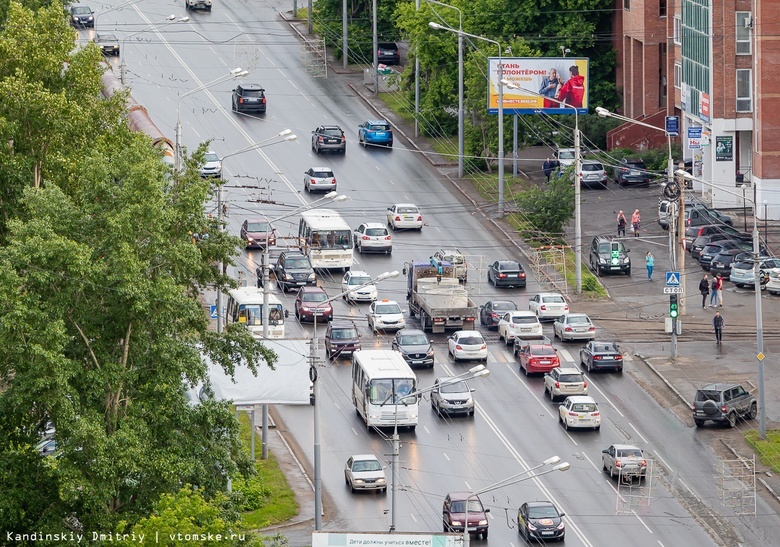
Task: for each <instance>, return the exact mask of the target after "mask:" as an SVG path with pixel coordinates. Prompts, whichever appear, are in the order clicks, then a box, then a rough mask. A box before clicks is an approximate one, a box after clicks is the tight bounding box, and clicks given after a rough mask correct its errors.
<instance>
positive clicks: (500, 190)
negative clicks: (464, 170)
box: [428, 21, 504, 218]
mask: <svg viewBox="0 0 780 547" xmlns="http://www.w3.org/2000/svg"><path fill="white" fill-rule="evenodd" d="M428 26H429V27H431V28H432V29H435V30H446V31H447V32H452V33H454V34H457V35H458V36H460V37H462V36H468V37H469V38H474V39H475V40H482V41H483V42H489V43H491V44H495V45H496V46H498V217H499V218H502V217H503V216H504V84H503V82H504V61H503V59H502V57H501V56H502V54H503V52H502V51H501V44H500V43H499V42H497V41H495V40H491V39H490V38H485V37H484V36H479V35H477V34H469V33H468V32H463V30H457V29H454V28H450V27H447V26H444V25H440V24H439V23H434V22H433V21H431V22H430V23H428ZM460 80H461V83H462V81H463V78H462V76H461V78H460ZM490 80H491V75H490V74H489V73H488V85H490ZM458 108H459V109H461V108H462V105H460V104H459V106H458ZM459 155H460V158H461V160H462V158H463V153H462V152H461V153H460V154H459ZM459 168H460V166H459ZM461 176H462V175H461Z"/></svg>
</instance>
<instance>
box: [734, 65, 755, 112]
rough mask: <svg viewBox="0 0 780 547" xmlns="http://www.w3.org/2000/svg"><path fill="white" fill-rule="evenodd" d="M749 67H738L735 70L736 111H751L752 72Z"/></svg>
mask: <svg viewBox="0 0 780 547" xmlns="http://www.w3.org/2000/svg"><path fill="white" fill-rule="evenodd" d="M752 73H753V70H752V69H750V68H740V69H738V70H737V112H752V111H753V100H752V93H751V92H752V88H753V85H752V79H753V78H752V75H753V74H752Z"/></svg>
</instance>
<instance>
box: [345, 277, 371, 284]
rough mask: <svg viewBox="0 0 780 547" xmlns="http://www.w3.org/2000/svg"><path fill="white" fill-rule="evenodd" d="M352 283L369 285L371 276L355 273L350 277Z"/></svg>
mask: <svg viewBox="0 0 780 547" xmlns="http://www.w3.org/2000/svg"><path fill="white" fill-rule="evenodd" d="M349 284H350V285H369V284H371V278H370V277H368V276H367V275H366V276H362V275H353V276H352V277H350V278H349Z"/></svg>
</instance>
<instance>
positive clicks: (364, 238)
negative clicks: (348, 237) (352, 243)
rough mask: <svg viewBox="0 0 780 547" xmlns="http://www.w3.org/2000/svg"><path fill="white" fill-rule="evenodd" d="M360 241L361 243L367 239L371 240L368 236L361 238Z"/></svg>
mask: <svg viewBox="0 0 780 547" xmlns="http://www.w3.org/2000/svg"><path fill="white" fill-rule="evenodd" d="M360 239H362V240H363V241H365V240H367V239H371V238H370V237H369V236H363V237H361V238H360Z"/></svg>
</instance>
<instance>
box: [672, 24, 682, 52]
mask: <svg viewBox="0 0 780 547" xmlns="http://www.w3.org/2000/svg"><path fill="white" fill-rule="evenodd" d="M674 43H675V44H677V45H678V46H679V45H681V44H682V18H680V17H675V18H674Z"/></svg>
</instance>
